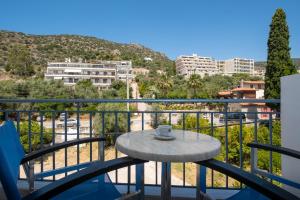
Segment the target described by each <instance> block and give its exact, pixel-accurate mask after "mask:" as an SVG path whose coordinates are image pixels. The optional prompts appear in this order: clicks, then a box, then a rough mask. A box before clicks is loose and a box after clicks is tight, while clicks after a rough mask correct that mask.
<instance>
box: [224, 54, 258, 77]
mask: <svg viewBox="0 0 300 200" xmlns="http://www.w3.org/2000/svg"><path fill="white" fill-rule="evenodd" d="M238 73H246V74H250V75H254V60H253V59H245V58H233V59H229V60H225V64H224V71H223V74H224V75H229V76H231V75H232V74H238Z"/></svg>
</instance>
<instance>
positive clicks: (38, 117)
mask: <svg viewBox="0 0 300 200" xmlns="http://www.w3.org/2000/svg"><path fill="white" fill-rule="evenodd" d="M36 121H38V122H40V121H42V117H41V116H37V118H36ZM43 121H46V117H45V116H43Z"/></svg>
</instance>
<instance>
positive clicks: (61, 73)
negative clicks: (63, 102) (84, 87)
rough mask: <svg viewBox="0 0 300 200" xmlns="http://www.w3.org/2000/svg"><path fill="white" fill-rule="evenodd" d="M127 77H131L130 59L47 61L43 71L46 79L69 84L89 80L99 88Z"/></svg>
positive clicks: (129, 78)
mask: <svg viewBox="0 0 300 200" xmlns="http://www.w3.org/2000/svg"><path fill="white" fill-rule="evenodd" d="M127 78H128V80H129V81H130V80H131V79H132V65H131V61H101V62H99V63H97V64H92V63H81V62H78V63H74V62H49V63H48V66H47V71H46V73H45V79H46V80H62V81H63V82H64V84H65V85H70V86H72V85H75V84H76V83H77V82H78V81H80V80H90V81H91V82H92V83H93V85H95V86H97V87H98V88H99V89H107V88H108V87H109V86H110V85H111V84H112V82H113V81H115V80H122V81H126V80H127Z"/></svg>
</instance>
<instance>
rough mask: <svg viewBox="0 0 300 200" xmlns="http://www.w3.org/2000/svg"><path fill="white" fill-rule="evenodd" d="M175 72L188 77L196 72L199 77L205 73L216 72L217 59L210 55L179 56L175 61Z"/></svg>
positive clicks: (211, 73) (212, 73) (217, 71)
mask: <svg viewBox="0 0 300 200" xmlns="http://www.w3.org/2000/svg"><path fill="white" fill-rule="evenodd" d="M175 64H176V72H177V74H179V75H183V76H184V77H185V78H189V77H190V76H191V75H192V74H198V75H200V76H201V77H204V76H205V75H209V76H211V75H214V74H218V73H219V70H218V66H217V61H216V60H215V59H213V58H211V57H203V56H198V55H197V54H193V55H191V56H179V57H177V59H176V61H175Z"/></svg>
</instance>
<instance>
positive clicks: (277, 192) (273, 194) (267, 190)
mask: <svg viewBox="0 0 300 200" xmlns="http://www.w3.org/2000/svg"><path fill="white" fill-rule="evenodd" d="M196 163H197V164H200V165H203V166H206V167H209V168H211V169H213V170H216V171H218V172H221V173H223V174H226V175H228V176H230V177H232V178H234V179H236V180H238V181H241V182H243V183H244V184H246V185H247V186H249V187H251V188H252V189H254V190H256V191H258V192H260V193H261V194H263V195H265V196H266V197H268V198H270V199H283V200H294V199H295V200H299V198H298V197H297V196H295V195H294V194H292V193H290V192H288V191H286V190H284V189H282V188H280V187H278V186H276V185H273V184H272V183H270V182H268V181H266V180H264V179H262V178H259V177H258V176H256V175H254V174H251V173H249V172H246V171H244V170H242V169H240V168H238V167H235V166H233V165H230V164H227V163H224V162H221V161H218V160H215V159H210V160H205V161H199V162H196Z"/></svg>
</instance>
